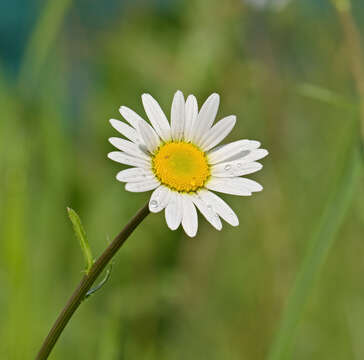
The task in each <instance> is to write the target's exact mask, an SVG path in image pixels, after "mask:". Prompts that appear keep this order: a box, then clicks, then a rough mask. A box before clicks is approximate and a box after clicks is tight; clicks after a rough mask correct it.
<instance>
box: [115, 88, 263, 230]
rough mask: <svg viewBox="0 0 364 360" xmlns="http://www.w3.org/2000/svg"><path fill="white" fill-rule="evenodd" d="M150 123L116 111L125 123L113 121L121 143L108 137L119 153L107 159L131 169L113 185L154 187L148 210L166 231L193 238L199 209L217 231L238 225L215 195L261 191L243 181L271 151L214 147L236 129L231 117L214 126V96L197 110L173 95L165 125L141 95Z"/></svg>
mask: <svg viewBox="0 0 364 360" xmlns="http://www.w3.org/2000/svg"><path fill="white" fill-rule="evenodd" d="M142 101H143V105H144V109H145V112H146V114H147V116H148V119H149V121H150V124H149V123H148V122H147V121H145V120H144V119H143V118H141V117H140V116H139V115H138V114H136V113H135V112H134V111H133V110H131V109H129V108H127V107H126V106H122V107H121V108H120V109H119V111H120V114H121V115H122V116H123V117H124V119H125V120H126V121H127V123H125V122H122V121H120V120H115V119H111V120H110V123H111V125H112V126H113V128H114V129H116V130H117V131H118V132H119V133H120V134H122V135H123V136H124V137H125V138H117V137H112V138H110V139H109V141H110V143H111V144H112V145H114V146H115V147H116V148H117V149H118V150H120V151H113V152H111V153H109V154H108V157H109V158H110V159H112V160H114V161H116V162H118V163H121V164H123V165H129V166H131V168H128V169H125V170H121V171H120V172H119V173H118V174H117V175H116V178H117V180H119V181H121V182H124V183H126V185H125V189H126V190H127V191H131V192H144V191H151V190H154V191H153V193H152V195H151V197H150V200H149V210H150V211H151V212H153V213H157V212H160V211H162V210H165V218H166V222H167V225H168V227H169V228H170V229H171V230H176V229H177V228H178V227H179V226H180V224H182V227H183V229H184V231H185V232H186V234H187V235H189V236H190V237H193V236H195V235H196V233H197V228H198V219H197V211H196V208H197V209H198V210H199V211H200V212H201V214H202V215H203V216H204V217H205V218H206V220H207V221H208V222H209V223H210V224H211V225H212V226H213V227H215V228H216V229H217V230H221V228H222V224H221V220H220V218H221V219H223V220H225V221H226V222H227V223H229V224H230V225H232V226H237V225H238V224H239V220H238V218H237V216H236V214H235V213H234V211H233V210H232V209H231V208H230V206H229V205H228V204H226V202H225V201H224V200H222V199H221V198H220V197H219V196H217V195H216V194H215V193H214V191H216V192H220V193H225V194H232V195H239V196H249V195H251V194H252V193H253V192H256V191H261V190H262V189H263V188H262V186H261V185H260V184H258V183H257V182H255V181H253V180H250V179H246V178H243V177H241V176H242V175H247V174H251V173H254V172H256V171H258V170H260V169H261V168H262V165H261V164H260V163H258V162H257V161H256V160H259V159H262V158H263V157H265V156H266V155H267V154H268V151H267V150H265V149H260V148H259V147H260V142H259V141H254V140H238V141H234V142H231V143H229V144H226V145H221V146H217V145H218V144H219V143H220V142H221V141H222V140H223V139H224V138H225V137H226V136H227V135H228V134H229V133H230V131H231V130H232V129H233V127H234V125H235V122H236V117H235V116H234V115H230V116H227V117H225V118H223V119H222V120H220V121H218V122H217V123H216V124H214V125H213V123H214V120H215V117H216V114H217V110H218V107H219V101H220V97H219V95H218V94H215V93H214V94H212V95H210V96H209V97H208V99H207V100H206V101H205V103H204V104H203V105H202V107H201V109H200V111H198V105H197V100H196V98H195V97H194V96H193V95H189V96H188V97H187V100H186V101H185V99H184V96H183V94H182V92H181V91H177V92H176V93H175V95H174V98H173V102H172V108H171V121H170V122H169V121H168V119H167V117H166V115H165V114H164V112H163V110H162V109H161V107H160V106H159V104H158V102H157V101H156V100H155V99H154V98H153V97H152V96H151V95H149V94H143V95H142Z"/></svg>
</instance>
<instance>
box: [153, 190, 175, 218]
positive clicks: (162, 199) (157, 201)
mask: <svg viewBox="0 0 364 360" xmlns="http://www.w3.org/2000/svg"><path fill="white" fill-rule="evenodd" d="M170 193H171V190H169V189H168V188H167V187H166V186H164V185H161V186H159V187H158V188H156V189H155V190H154V191H153V194H152V196H151V197H150V200H149V210H150V211H151V212H153V213H157V212H159V211H162V210H163V209H164V208H165V207H166V206H167V204H168V200H169V196H170Z"/></svg>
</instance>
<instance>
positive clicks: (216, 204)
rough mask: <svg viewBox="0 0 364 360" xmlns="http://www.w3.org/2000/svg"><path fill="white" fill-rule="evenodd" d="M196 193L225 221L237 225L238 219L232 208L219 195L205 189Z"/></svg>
mask: <svg viewBox="0 0 364 360" xmlns="http://www.w3.org/2000/svg"><path fill="white" fill-rule="evenodd" d="M198 195H199V196H200V197H201V199H202V200H203V201H204V202H205V203H206V204H207V206H211V207H212V209H213V210H214V211H216V212H217V214H219V215H220V216H221V217H222V218H223V219H224V220H225V221H226V222H227V223H229V224H230V225H232V226H238V225H239V219H238V217H237V216H236V214H235V212H234V211H233V209H231V207H230V206H229V205H228V204H227V203H226V202H225V201H224V200H223V199H221V198H220V197H219V196H217V195H215V194H214V193H212V192H211V191H207V190H200V191H199V192H198Z"/></svg>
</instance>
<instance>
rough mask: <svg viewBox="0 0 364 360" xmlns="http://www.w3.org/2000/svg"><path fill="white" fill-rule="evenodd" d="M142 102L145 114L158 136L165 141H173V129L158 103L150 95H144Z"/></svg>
mask: <svg viewBox="0 0 364 360" xmlns="http://www.w3.org/2000/svg"><path fill="white" fill-rule="evenodd" d="M142 101H143V105H144V109H145V112H146V113H147V115H148V118H149V120H150V122H151V123H152V125H153V127H154V129H155V131H156V132H157V134H158V135H159V136H160V137H161V138H162V139H163V140H164V141H169V140H170V139H171V128H170V126H169V122H168V120H167V118H166V115H165V114H164V112H163V110H162V109H161V107H160V106H159V104H158V102H157V101H156V100H155V99H154V98H153V97H152V96H151V95H150V94H143V95H142Z"/></svg>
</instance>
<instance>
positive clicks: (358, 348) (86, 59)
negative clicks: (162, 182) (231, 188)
mask: <svg viewBox="0 0 364 360" xmlns="http://www.w3.org/2000/svg"><path fill="white" fill-rule="evenodd" d="M266 2H267V1H262V0H260V1H259V0H255V1H254V0H249V1H246V2H244V1H242V0H226V1H218V0H196V1H192V0H191V1H182V0H178V1H177V0H176V1H167V0H154V1H142V0H138V1H132V0H129V1H126V0H125V1H104V2H101V1H95V0H94V1H86V0H74V1H72V0H48V1H41V0H39V1H36V0H33V1H21V0H17V1H10V0H8V1H7V0H5V1H2V2H1V4H0V109H1V120H0V309H1V310H0V339H1V341H0V359H10V360H13V359H14V360H18V359H21V360H23V359H32V358H34V356H35V354H36V352H37V350H38V349H39V347H40V345H41V342H42V341H43V338H44V337H45V335H46V333H47V332H48V330H49V328H50V326H51V324H52V322H53V321H54V319H55V317H56V315H57V314H58V312H59V311H60V309H61V308H62V307H63V305H64V304H65V302H66V300H67V298H68V297H69V295H70V293H71V292H72V291H73V289H74V288H75V286H76V284H77V283H78V281H79V279H80V278H81V276H82V273H81V271H82V269H83V266H84V265H83V258H82V254H81V252H80V250H79V245H78V242H77V240H76V239H75V237H74V234H73V231H72V226H71V224H70V222H69V220H68V217H67V212H66V207H67V206H71V207H72V208H74V209H75V210H76V211H77V212H78V213H79V215H80V216H81V218H82V220H83V223H84V226H85V228H86V232H87V234H88V237H89V241H90V243H91V246H92V248H93V252H94V254H95V255H96V254H99V253H100V252H101V251H102V250H103V249H104V248H105V246H106V245H107V243H108V241H109V240H110V239H112V238H113V236H115V235H116V234H117V233H118V232H119V231H120V230H121V228H122V227H123V225H124V224H125V223H126V222H127V221H128V220H129V219H130V217H131V216H132V215H133V214H135V212H136V211H137V210H138V209H139V208H140V207H141V206H142V205H143V204H144V203H145V202H146V201H147V199H148V196H149V195H148V194H132V193H128V192H126V191H124V189H123V185H122V184H120V183H118V182H117V181H116V180H115V175H116V173H117V171H118V170H119V169H120V167H119V166H118V164H116V163H113V162H112V161H110V160H108V159H107V158H106V154H107V153H108V152H109V151H111V150H112V146H111V145H110V144H109V143H108V141H107V139H108V137H111V136H115V135H116V132H115V131H114V130H113V129H112V128H111V126H110V125H109V123H108V119H109V118H112V117H113V118H120V115H119V114H118V108H119V106H121V105H126V106H129V107H131V108H132V109H134V110H136V111H137V112H138V113H140V114H142V115H143V116H144V112H143V109H142V105H141V99H140V95H141V94H142V93H143V92H149V93H151V94H152V95H153V96H154V97H155V98H156V99H158V100H159V101H160V103H161V105H162V107H163V109H164V110H165V112H166V113H168V114H169V111H170V104H171V99H172V96H173V93H174V92H175V91H176V90H177V89H180V90H182V91H183V92H184V93H185V95H187V94H189V93H193V94H195V95H196V97H197V99H198V101H199V105H201V104H202V102H203V101H204V100H205V98H206V97H207V96H208V95H209V94H210V93H212V92H215V91H216V92H218V93H219V94H220V95H221V107H220V110H219V117H223V116H226V115H230V114H236V115H237V117H238V122H237V125H236V127H235V130H234V131H233V132H232V133H231V135H230V136H229V138H228V139H227V141H232V140H237V139H240V138H248V139H257V140H260V141H262V144H263V147H264V148H267V149H268V150H269V151H270V155H269V157H267V158H266V159H264V160H263V163H264V168H263V170H262V171H260V172H259V173H257V174H254V176H251V178H254V179H256V180H258V181H259V182H260V183H262V184H263V186H264V188H265V189H264V191H263V192H262V193H258V194H256V195H254V196H253V197H251V198H240V197H234V196H229V195H226V196H223V198H224V199H225V200H227V201H228V202H229V204H230V205H231V206H232V208H233V209H234V210H236V212H237V214H238V216H239V218H240V222H241V224H240V226H239V227H237V228H232V227H230V226H229V225H227V224H226V225H225V226H224V228H223V230H222V231H221V232H218V231H215V230H214V229H212V227H211V226H210V225H209V224H207V223H206V221H205V220H204V219H202V217H200V219H199V220H200V226H199V232H198V235H197V237H196V238H194V239H190V238H188V237H187V236H185V235H184V233H183V232H182V231H181V230H180V229H179V230H177V231H175V232H171V231H169V230H168V228H167V226H166V224H165V220H164V216H162V215H161V214H159V215H150V216H149V217H147V219H146V220H145V221H144V222H143V224H142V225H141V226H140V227H139V228H138V229H137V230H136V231H135V233H134V234H133V235H132V237H131V238H130V239H129V240H128V241H127V243H126V244H125V246H124V247H123V248H122V249H121V251H120V252H119V253H118V255H117V256H116V258H115V260H114V266H113V270H112V275H111V278H110V280H109V281H108V283H107V284H106V285H105V286H104V288H103V289H102V290H100V291H99V292H98V293H97V294H95V295H94V296H92V297H91V298H90V299H88V300H86V301H85V302H84V303H83V304H82V305H81V307H80V309H79V311H78V312H77V313H76V314H75V316H74V317H73V319H72V320H71V322H70V324H69V326H68V327H67V328H66V330H65V332H64V333H63V334H62V336H61V338H60V340H59V342H58V344H57V345H56V347H55V350H54V352H53V353H52V355H51V356H50V359H53V360H57V359H98V360H109V359H111V360H113V359H128V360H129V359H138V360H139V359H159V360H160V359H168V360H173V359H209V360H214V359H219V360H220V359H231V360H235V359H254V360H255V359H257V360H258V359H268V358H269V359H280V358H282V359H283V358H284V357H283V356H281V354H283V353H285V354H286V355H285V356H286V358H289V359H295V360H296V359H298V360H300V359H311V360H316V359H317V360H318V359H340V360H341V359H342V360H344V359H345V360H346V359H355V360H359V359H363V358H364V342H363V335H362V334H363V333H364V283H363V274H364V261H363V260H364V242H363V230H364V212H363V211H364V205H363V203H364V190H363V186H362V184H363V177H362V175H361V174H360V173H359V170H358V168H359V166H360V164H359V163H360V160H358V158H357V155H356V149H357V135H358V126H357V125H358V122H359V111H358V109H359V106H358V102H359V99H358V95H357V93H356V89H355V86H354V82H353V79H352V76H351V72H350V60H349V57H350V55H349V53H348V49H347V47H346V46H345V41H344V36H343V33H342V28H341V26H340V21H339V18H338V16H337V13H336V12H335V9H334V7H333V6H332V4H331V3H330V2H329V1H326V0H322V1H318V0H301V1H298V0H297V1H291V2H287V1H277V2H276V1H271V3H270V4H267V5H266V6H265V3H266ZM363 5H364V4H363V2H362V1H361V0H356V1H354V0H353V2H352V6H353V9H352V12H353V14H354V19H355V21H356V23H357V24H358V26H359V31H360V32H361V33H362V34H364V27H363V24H364V21H363V19H364V6H363ZM363 65H364V64H363ZM310 249H311V250H310ZM329 250H330V251H329ZM307 254H308V255H307ZM304 259H306V260H304ZM303 261H304V263H303V265H302V262H303ZM298 273H300V274H301V275H300V276H299V277H298V278H297V274H298ZM297 279H298V280H297ZM294 289H295V290H294ZM292 291H294V293H293V294H294V295H293V296H291V297H290V294H292ZM282 319H285V320H283V323H282ZM282 344H284V346H283V345H282ZM282 346H283V347H284V348H285V351H284V352H283V351H280V350H277V351H278V352H275V350H274V349H279V348H280V347H282ZM275 354H276V355H275ZM277 354H278V355H277Z"/></svg>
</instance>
